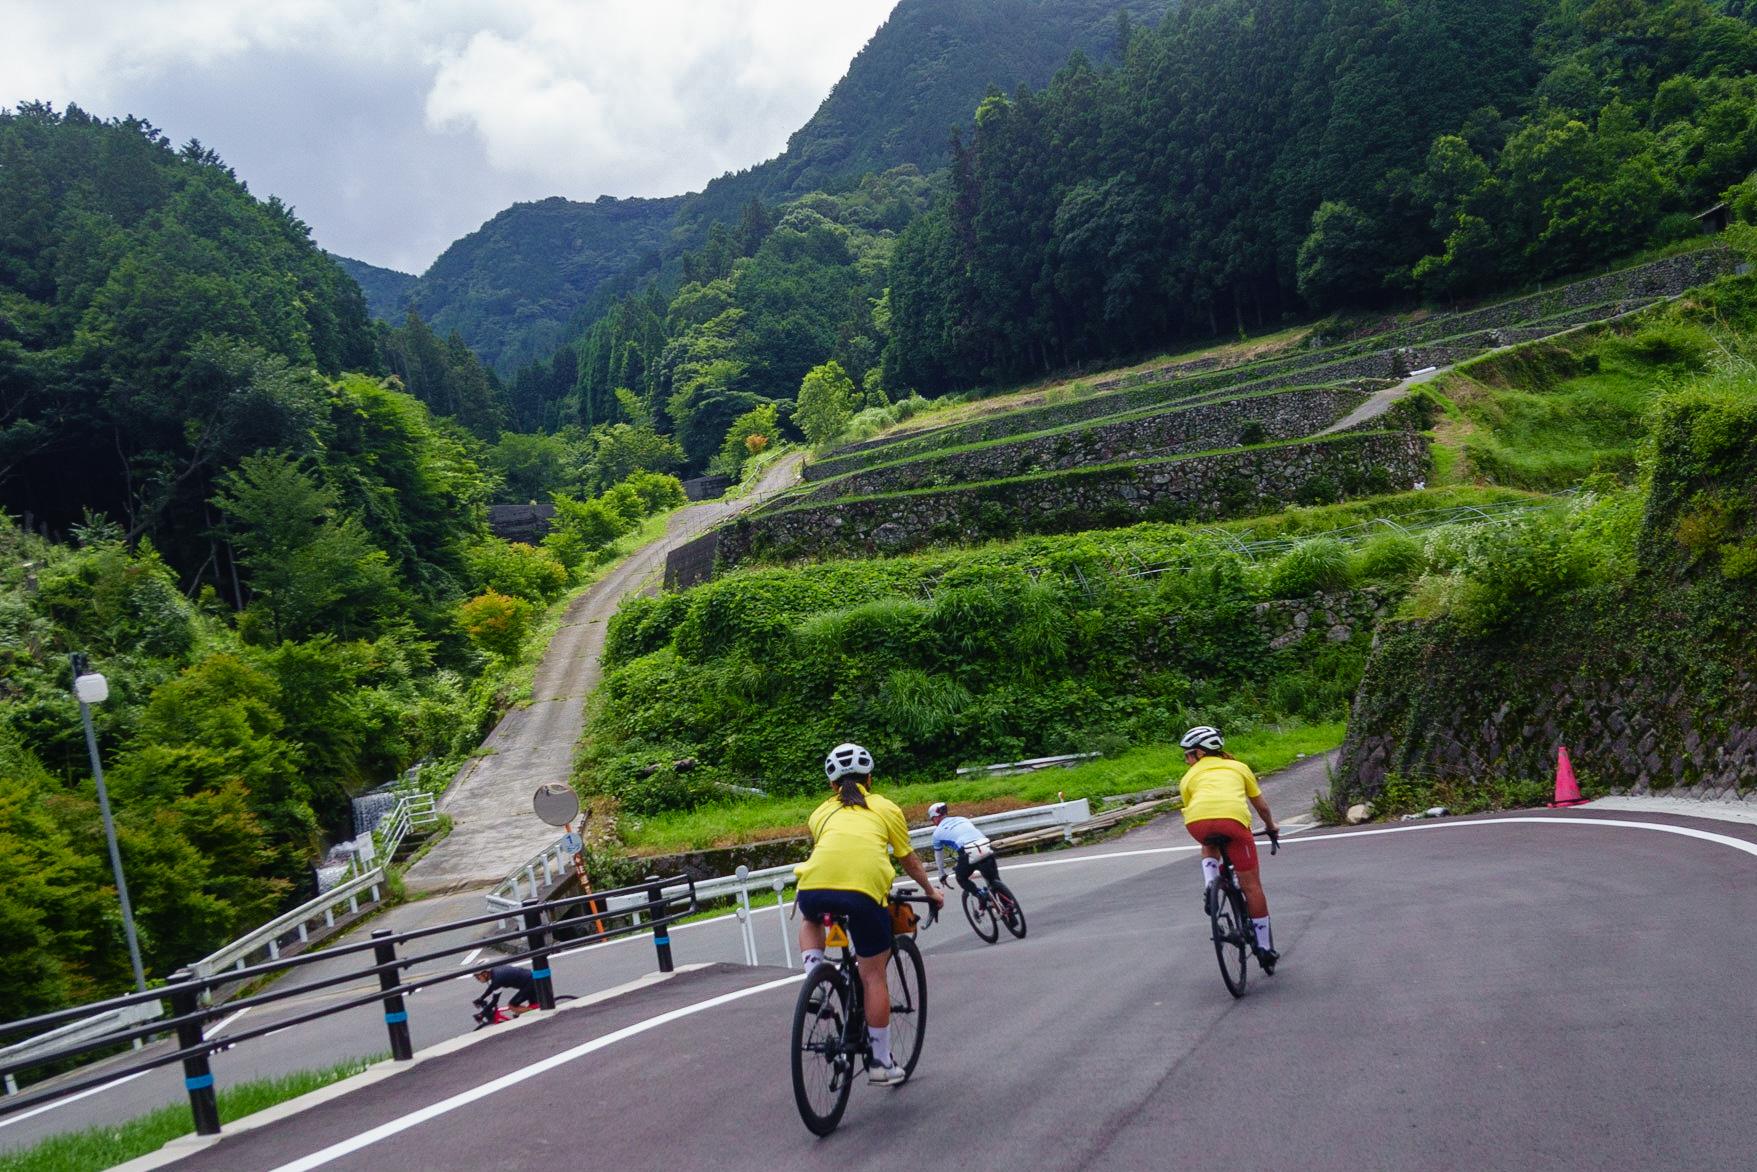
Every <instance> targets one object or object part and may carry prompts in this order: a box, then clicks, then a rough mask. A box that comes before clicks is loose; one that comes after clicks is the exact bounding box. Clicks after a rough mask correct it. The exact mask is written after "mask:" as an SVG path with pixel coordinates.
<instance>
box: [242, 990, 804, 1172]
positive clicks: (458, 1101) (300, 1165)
mask: <svg viewBox="0 0 1757 1172" xmlns="http://www.w3.org/2000/svg"><path fill="white" fill-rule="evenodd" d="M786 985H792V986H794V987H795V988H797V987H798V985H799V975H798V974H797V973H795V974H793V975H791V976H786V977H782V978H781V979H780V980H778V981H768V982H765V983H764V984H761V985H753V986H751V987H750V988H748V989H739V990H737V991H736V992H732V993H722V994H720V996H718V997H710V998H708V999H707V1000H706V1001H698V1002H696V1003H695V1004H694V1005H685V1006H683V1007H682V1008H681V1009H673V1010H671V1011H669V1012H667V1013H661V1014H660V1015H659V1016H657V1017H649V1018H647V1019H646V1020H645V1021H638V1022H636V1023H635V1024H633V1025H630V1026H624V1027H623V1028H622V1029H619V1030H614V1031H612V1032H610V1033H608V1034H605V1035H604V1036H603V1037H601V1038H593V1039H592V1040H591V1041H590V1042H585V1043H582V1044H581V1045H578V1046H575V1047H574V1048H573V1049H571V1050H563V1051H562V1052H561V1053H559V1054H554V1055H551V1056H550V1057H548V1058H545V1059H543V1060H542V1061H541V1062H534V1063H532V1064H531V1065H530V1066H527V1067H525V1068H524V1069H522V1070H515V1071H513V1072H512V1073H511V1074H504V1075H501V1076H500V1077H499V1078H497V1079H494V1080H492V1081H490V1082H485V1083H483V1084H482V1085H481V1086H478V1087H472V1088H471V1089H469V1090H467V1091H462V1092H460V1093H458V1094H455V1095H453V1096H452V1097H451V1098H449V1099H442V1100H440V1101H439V1102H437V1103H434V1104H433V1105H432V1106H430V1107H423V1108H421V1109H420V1110H419V1111H414V1112H411V1113H410V1114H408V1115H405V1116H403V1117H402V1118H400V1119H397V1120H395V1121H394V1122H391V1123H386V1124H382V1125H381V1126H378V1127H374V1128H372V1129H371V1130H370V1131H364V1132H361V1133H360V1134H359V1135H356V1136H354V1137H352V1138H350V1139H345V1140H342V1141H341V1142H340V1143H335V1144H331V1145H330V1146H329V1147H327V1148H324V1149H323V1150H322V1151H319V1152H313V1153H312V1154H311V1155H309V1156H306V1157H304V1158H303V1159H299V1160H294V1161H293V1162H292V1163H290V1164H282V1165H281V1166H280V1167H279V1168H277V1169H275V1172H306V1170H307V1169H310V1168H321V1167H322V1166H323V1165H325V1164H327V1163H329V1162H330V1161H332V1160H338V1159H340V1158H341V1157H343V1156H346V1155H348V1154H350V1153H352V1152H357V1151H359V1150H360V1149H361V1148H364V1147H370V1146H371V1145H372V1144H375V1143H377V1142H378V1141H380V1140H383V1139H389V1138H390V1137H391V1136H393V1135H397V1134H399V1133H401V1132H404V1131H407V1130H408V1129H409V1128H411V1127H417V1126H419V1125H420V1124H423V1123H426V1122H427V1121H428V1120H430V1119H437V1118H438V1117H439V1116H441V1115H446V1114H449V1113H450V1112H452V1111H455V1110H457V1109H458V1108H459V1107H464V1106H468V1105H469V1104H471V1103H474V1102H475V1101H476V1100H478V1099H484V1098H487V1097H488V1096H489V1095H492V1094H494V1093H496V1092H497V1091H503V1090H505V1089H506V1088H508V1087H513V1086H517V1085H518V1084H519V1083H522V1082H525V1081H527V1080H529V1079H533V1078H536V1077H537V1076H538V1075H540V1074H547V1073H548V1072H549V1071H551V1070H554V1069H555V1068H556V1067H558V1066H565V1065H566V1064H567V1063H569V1062H572V1061H573V1060H574V1059H576V1058H584V1057H585V1056H586V1055H587V1054H592V1053H595V1052H596V1051H599V1050H602V1049H604V1048H605V1047H607V1046H614V1045H615V1044H616V1043H618V1042H621V1041H624V1040H625V1039H628V1038H632V1037H634V1036H636V1035H637V1034H644V1033H646V1032H647V1031H648V1030H653V1029H657V1028H659V1027H660V1026H662V1025H666V1024H669V1023H670V1022H674V1021H677V1020H678V1019H680V1018H685V1017H690V1016H692V1015H694V1014H697V1013H702V1012H704V1011H706V1010H709V1009H714V1008H717V1007H719V1006H721V1005H725V1004H727V1003H728V1002H732V1001H738V1000H740V999H742V998H745V997H750V996H752V995H754V994H757V993H766V992H768V991H769V990H770V989H779V988H781V987H783V986H786Z"/></svg>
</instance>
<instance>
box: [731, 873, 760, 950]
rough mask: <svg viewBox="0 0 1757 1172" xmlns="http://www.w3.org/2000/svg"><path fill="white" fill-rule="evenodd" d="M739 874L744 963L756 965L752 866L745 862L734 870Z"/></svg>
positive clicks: (739, 922) (740, 927)
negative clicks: (751, 899)
mask: <svg viewBox="0 0 1757 1172" xmlns="http://www.w3.org/2000/svg"><path fill="white" fill-rule="evenodd" d="M733 874H735V875H737V876H738V934H739V936H740V937H742V939H743V941H744V963H745V964H747V965H750V966H751V967H752V968H754V967H756V929H755V928H753V927H751V923H750V888H749V887H747V886H746V885H745V884H746V882H747V881H748V880H749V879H750V868H749V867H747V866H745V865H744V864H743V863H740V864H738V870H737V871H735V872H733Z"/></svg>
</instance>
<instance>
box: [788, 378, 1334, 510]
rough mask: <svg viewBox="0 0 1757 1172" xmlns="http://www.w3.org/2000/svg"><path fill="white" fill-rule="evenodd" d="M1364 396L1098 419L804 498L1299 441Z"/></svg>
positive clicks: (1289, 397) (1294, 396) (897, 467)
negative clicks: (1082, 424) (1078, 426)
mask: <svg viewBox="0 0 1757 1172" xmlns="http://www.w3.org/2000/svg"><path fill="white" fill-rule="evenodd" d="M1366 397H1367V396H1366V394H1365V393H1364V391H1360V390H1353V389H1347V388H1342V387H1335V388H1316V389H1312V390H1298V391H1286V392H1283V393H1281V394H1269V395H1257V396H1253V397H1251V398H1243V399H1228V400H1225V401H1223V402H1216V403H1200V404H1196V405H1194V406H1188V407H1177V408H1173V409H1172V410H1169V411H1164V412H1161V413H1159V414H1157V415H1147V416H1138V417H1136V418H1133V419H1124V420H1119V421H1117V422H1114V423H1111V422H1098V423H1094V424H1093V425H1092V426H1091V427H1085V428H1077V429H1073V430H1069V431H1060V432H1055V433H1052V434H1050V435H1044V436H1038V437H1036V438H1034V439H1028V440H1021V441H1019V442H1017V443H1000V444H996V445H993V446H989V447H978V448H965V449H961V450H959V451H956V452H948V453H946V454H945V455H942V456H923V457H920V458H918V459H914V460H906V461H903V462H901V463H897V464H887V465H881V466H879V467H877V468H872V469H869V470H867V471H863V472H855V473H852V474H850V475H848V476H843V477H840V478H838V479H835V480H830V481H826V482H824V483H823V484H822V486H821V487H818V488H814V489H812V490H811V491H810V492H807V493H805V494H804V499H806V500H834V499H838V498H842V497H858V496H871V495H873V494H875V493H881V492H898V491H901V490H903V489H910V488H936V487H943V486H946V485H952V484H968V483H971V482H973V481H978V480H1000V479H1004V478H1007V477H1014V476H1026V475H1029V474H1031V473H1033V472H1047V471H1051V470H1055V469H1062V468H1082V467H1085V466H1086V465H1089V464H1115V463H1118V462H1120V461H1123V460H1138V459H1142V458H1144V457H1147V456H1170V455H1176V454H1178V453H1181V452H1203V451H1212V450H1215V449H1218V448H1234V447H1238V446H1240V445H1242V444H1260V443H1265V442H1275V441H1280V440H1290V439H1299V438H1301V437H1302V436H1308V435H1311V434H1312V433H1313V432H1315V431H1319V430H1321V429H1322V428H1324V427H1327V426H1328V425H1329V424H1331V423H1334V422H1335V421H1336V420H1338V419H1340V418H1342V417H1343V416H1344V415H1346V414H1348V413H1349V412H1350V411H1352V410H1354V408H1356V407H1357V406H1359V405H1360V404H1361V403H1363V402H1365V401H1366ZM790 499H791V500H793V501H797V500H798V499H799V498H798V497H794V498H790ZM771 507H773V506H771Z"/></svg>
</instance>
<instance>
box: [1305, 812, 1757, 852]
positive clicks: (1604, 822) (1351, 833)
mask: <svg viewBox="0 0 1757 1172" xmlns="http://www.w3.org/2000/svg"><path fill="white" fill-rule="evenodd" d="M1513 823H1523V824H1525V825H1527V826H1616V827H1620V828H1621V829H1624V830H1657V831H1659V832H1661V833H1662V834H1676V835H1679V836H1681V837H1683V838H1697V839H1701V840H1702V841H1703V842H1713V843H1719V844H1720V845H1721V846H1730V847H1732V848H1733V849H1734V850H1736V851H1742V852H1744V853H1745V854H1748V855H1751V856H1752V857H1754V858H1757V842H1747V841H1746V840H1745V839H1742V838H1734V837H1733V836H1732V835H1730V834H1716V833H1714V832H1713V831H1712V830H1698V829H1696V828H1695V827H1694V826H1669V825H1667V824H1665V823H1663V822H1636V821H1633V820H1631V819H1627V818H1568V817H1549V816H1538V817H1531V816H1526V817H1513V818H1473V819H1469V820H1465V819H1460V820H1458V821H1441V822H1415V823H1411V824H1410V825H1407V826H1381V827H1376V828H1375V829H1372V830H1345V831H1342V832H1341V833H1340V834H1320V835H1316V836H1314V837H1310V838H1302V839H1300V841H1301V842H1329V841H1331V840H1332V839H1338V838H1364V837H1366V836H1368V835H1373V834H1402V833H1404V832H1406V831H1410V830H1457V829H1459V828H1461V827H1465V826H1506V825H1510V824H1513Z"/></svg>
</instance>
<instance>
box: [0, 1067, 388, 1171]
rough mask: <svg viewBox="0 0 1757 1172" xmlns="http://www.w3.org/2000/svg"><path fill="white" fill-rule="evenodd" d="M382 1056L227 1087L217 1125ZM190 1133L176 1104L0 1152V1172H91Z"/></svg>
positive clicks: (182, 1106) (185, 1112) (185, 1111)
mask: <svg viewBox="0 0 1757 1172" xmlns="http://www.w3.org/2000/svg"><path fill="white" fill-rule="evenodd" d="M388 1057H390V1055H388V1054H375V1055H373V1056H371V1057H369V1058H355V1059H352V1060H351V1061H348V1062H343V1063H339V1064H337V1065H335V1066H331V1067H328V1068H326V1069H323V1070H304V1071H299V1072H297V1073H294V1074H288V1075H283V1076H281V1077H280V1078H265V1079H257V1080H254V1081H252V1082H244V1083H239V1084H238V1085H237V1086H233V1087H227V1088H226V1089H224V1090H222V1091H220V1092H219V1094H218V1096H217V1098H218V1101H219V1108H220V1122H221V1123H235V1122H237V1121H238V1120H240V1119H242V1118H244V1117H245V1116H246V1115H251V1114H254V1113H255V1112H257V1111H262V1110H266V1109H267V1108H269V1107H273V1106H275V1105H276V1104H278V1103H285V1102H287V1101H288V1100H289V1099H296V1098H298V1097H299V1096H300V1095H304V1094H309V1093H310V1092H312V1091H315V1090H317V1089H318V1088H320V1087H326V1086H328V1085H329V1084H331V1083H334V1082H340V1081H341V1080H342V1079H344V1078H348V1077H350V1076H352V1075H356V1074H359V1073H360V1072H361V1071H362V1070H365V1069H366V1068H367V1067H368V1066H371V1065H372V1064H373V1063H375V1062H380V1061H383V1060H384V1059H386V1058H388ZM194 1130H195V1123H194V1120H193V1119H192V1118H191V1117H190V1114H189V1105H188V1104H187V1103H176V1104H173V1105H172V1106H169V1107H161V1108H159V1109H158V1110H156V1111H150V1112H148V1113H147V1114H145V1115H139V1116H136V1117H135V1118H133V1119H129V1120H125V1121H123V1122H121V1123H116V1124H113V1125H106V1126H103V1127H91V1128H87V1129H85V1130H84V1131H73V1132H68V1133H67V1134H66V1135H57V1136H51V1137H50V1138H48V1139H46V1140H43V1141H42V1142H41V1143H38V1144H35V1145H34V1146H32V1147H28V1148H24V1149H21V1150H19V1151H14V1152H4V1153H0V1172H94V1170H95V1169H99V1168H111V1167H114V1166H115V1165H117V1164H122V1163H126V1162H127V1161H129V1160H132V1159H134V1158H135V1157H137V1156H144V1155H146V1154H147V1153H149V1152H156V1151H158V1150H159V1149H160V1148H162V1147H164V1146H165V1145H166V1144H168V1143H170V1142H171V1141H172V1140H174V1139H176V1138H178V1137H179V1136H184V1135H188V1134H189V1133H190V1132H192V1131H194Z"/></svg>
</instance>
